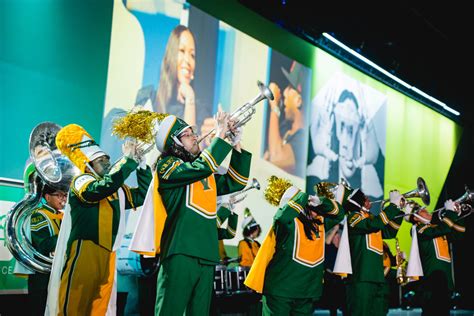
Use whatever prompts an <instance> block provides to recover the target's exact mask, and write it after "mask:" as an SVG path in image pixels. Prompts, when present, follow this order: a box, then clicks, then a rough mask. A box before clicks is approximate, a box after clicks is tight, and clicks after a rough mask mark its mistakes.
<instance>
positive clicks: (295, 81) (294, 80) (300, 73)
mask: <svg viewBox="0 0 474 316" xmlns="http://www.w3.org/2000/svg"><path fill="white" fill-rule="evenodd" d="M281 71H282V72H283V75H285V77H286V79H288V81H289V82H290V84H291V85H292V86H293V88H295V89H296V90H298V91H299V92H300V93H301V91H302V86H303V83H304V80H305V71H304V69H303V66H302V65H301V64H300V63H297V62H296V61H293V63H292V64H291V67H290V71H288V70H286V69H285V68H283V67H281Z"/></svg>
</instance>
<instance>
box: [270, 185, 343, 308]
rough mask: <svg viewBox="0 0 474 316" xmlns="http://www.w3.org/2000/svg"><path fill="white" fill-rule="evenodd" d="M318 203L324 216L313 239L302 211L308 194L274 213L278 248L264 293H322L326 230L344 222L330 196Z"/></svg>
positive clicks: (295, 295) (310, 295) (301, 295)
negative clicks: (305, 226) (301, 215)
mask: <svg viewBox="0 0 474 316" xmlns="http://www.w3.org/2000/svg"><path fill="white" fill-rule="evenodd" d="M320 199H321V201H322V204H321V205H319V206H318V207H317V209H318V213H319V214H320V215H324V216H326V215H328V216H331V217H332V218H330V217H326V218H323V217H321V221H322V222H323V225H318V228H319V236H315V234H314V233H313V240H309V239H308V238H307V237H306V234H305V232H304V226H303V223H302V222H301V221H300V220H299V219H298V214H299V213H300V212H302V211H303V209H304V207H305V206H306V204H307V203H308V194H306V193H304V192H299V193H298V194H296V195H295V196H294V197H293V198H292V199H291V200H290V201H289V202H288V203H287V204H286V205H285V206H283V207H282V208H280V209H279V210H278V212H277V213H276V215H275V217H274V223H273V228H274V230H275V235H276V249H275V254H274V255H273V258H272V260H271V261H270V263H269V264H268V266H267V269H266V272H265V282H264V287H263V294H269V295H276V296H282V297H288V298H314V299H317V298H319V297H320V296H321V292H322V285H323V284H322V283H323V272H324V248H325V236H324V235H325V234H324V231H325V229H326V230H329V229H331V228H332V227H333V226H334V225H336V224H338V223H340V222H341V220H342V219H343V217H344V212H343V210H342V207H341V206H340V205H339V204H338V203H336V202H334V201H332V200H329V199H326V198H323V197H320Z"/></svg>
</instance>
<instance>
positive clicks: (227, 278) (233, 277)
mask: <svg viewBox="0 0 474 316" xmlns="http://www.w3.org/2000/svg"><path fill="white" fill-rule="evenodd" d="M249 271H250V268H249V267H242V266H235V267H227V266H226V265H224V264H219V265H217V266H216V268H215V273H214V292H215V294H216V296H231V295H239V294H247V293H252V292H253V291H252V290H251V289H250V288H248V287H247V286H245V284H244V281H245V279H246V278H247V275H248V273H249Z"/></svg>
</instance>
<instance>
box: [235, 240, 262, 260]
mask: <svg viewBox="0 0 474 316" xmlns="http://www.w3.org/2000/svg"><path fill="white" fill-rule="evenodd" d="M258 249H260V243H259V242H258V241H256V240H252V239H250V238H247V237H246V238H244V239H242V240H241V241H239V258H240V262H239V265H241V266H243V267H251V266H252V263H253V261H254V260H255V257H256V256H257V253H258Z"/></svg>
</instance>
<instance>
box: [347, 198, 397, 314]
mask: <svg viewBox="0 0 474 316" xmlns="http://www.w3.org/2000/svg"><path fill="white" fill-rule="evenodd" d="M400 214H402V212H401V211H400V210H399V209H398V207H397V206H395V205H394V204H390V205H388V206H387V207H386V208H385V209H384V210H383V211H381V212H380V213H379V214H378V215H373V214H371V213H367V212H363V211H359V212H352V213H349V215H348V223H349V225H348V227H349V230H348V231H349V246H350V252H351V263H352V274H351V275H349V277H348V280H347V309H348V311H349V314H350V315H364V316H366V315H371V316H379V315H385V313H384V308H385V307H384V306H385V301H384V284H385V276H384V265H383V240H382V238H383V239H391V238H394V237H395V236H396V235H397V232H398V229H399V228H400V225H401V222H402V220H403V218H402V217H399V218H396V219H394V217H395V216H397V215H400Z"/></svg>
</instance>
